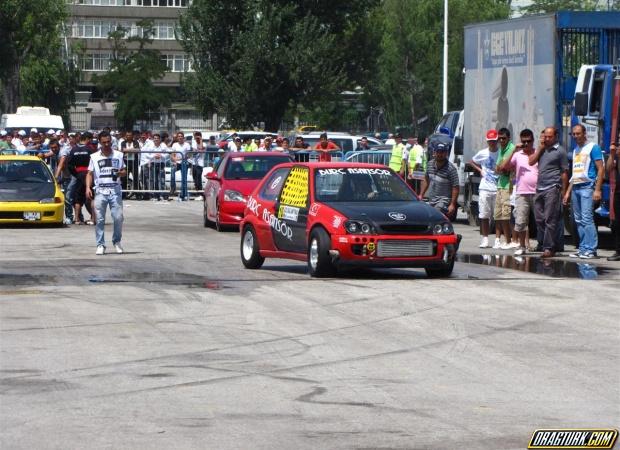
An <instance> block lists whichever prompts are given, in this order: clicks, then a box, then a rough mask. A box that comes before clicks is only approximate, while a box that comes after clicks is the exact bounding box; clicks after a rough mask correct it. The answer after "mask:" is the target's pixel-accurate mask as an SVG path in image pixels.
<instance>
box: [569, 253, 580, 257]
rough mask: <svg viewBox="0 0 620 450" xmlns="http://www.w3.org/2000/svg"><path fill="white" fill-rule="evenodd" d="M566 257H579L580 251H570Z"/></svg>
mask: <svg viewBox="0 0 620 450" xmlns="http://www.w3.org/2000/svg"><path fill="white" fill-rule="evenodd" d="M568 257H569V258H580V257H581V253H580V252H575V253H571V254H570V255H568Z"/></svg>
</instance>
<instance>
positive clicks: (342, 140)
mask: <svg viewBox="0 0 620 450" xmlns="http://www.w3.org/2000/svg"><path fill="white" fill-rule="evenodd" d="M319 135H320V134H315V133H311V134H304V135H303V136H302V137H303V138H304V142H305V143H306V144H308V145H310V148H311V149H312V148H314V146H315V145H316V144H317V143H318V142H319V140H320V138H319ZM363 137H366V138H367V139H368V145H369V146H370V147H375V146H379V145H383V142H381V141H379V140H377V139H375V138H371V137H367V136H353V135H347V134H340V133H334V134H330V133H329V132H328V133H327V138H328V139H329V140H330V141H332V142H333V143H334V144H336V145H337V146H338V148H339V149H340V150H341V151H342V152H344V153H347V152H351V151H353V150H355V149H356V148H357V147H358V143H359V141H360V139H362V138H363Z"/></svg>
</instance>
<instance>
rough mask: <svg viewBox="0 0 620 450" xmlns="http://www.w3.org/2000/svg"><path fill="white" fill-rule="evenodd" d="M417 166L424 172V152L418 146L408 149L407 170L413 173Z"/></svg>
mask: <svg viewBox="0 0 620 450" xmlns="http://www.w3.org/2000/svg"><path fill="white" fill-rule="evenodd" d="M417 164H419V165H420V166H421V169H420V170H426V152H425V151H424V148H423V147H422V146H421V145H420V144H416V145H414V146H412V147H411V148H410V149H409V170H410V171H411V172H413V171H414V170H415V168H416V165H417Z"/></svg>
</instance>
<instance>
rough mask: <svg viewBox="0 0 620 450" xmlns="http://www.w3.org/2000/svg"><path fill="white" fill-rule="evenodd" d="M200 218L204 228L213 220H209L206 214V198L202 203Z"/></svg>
mask: <svg viewBox="0 0 620 450" xmlns="http://www.w3.org/2000/svg"><path fill="white" fill-rule="evenodd" d="M202 220H203V225H204V227H205V228H207V227H210V226H211V225H212V224H213V222H211V220H210V219H209V216H208V215H207V201H206V200H205V201H204V203H203V208H202Z"/></svg>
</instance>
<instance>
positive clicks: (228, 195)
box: [224, 189, 245, 202]
mask: <svg viewBox="0 0 620 450" xmlns="http://www.w3.org/2000/svg"><path fill="white" fill-rule="evenodd" d="M224 201H227V202H245V197H244V196H243V194H242V193H241V192H237V191H232V190H229V189H227V190H225V191H224Z"/></svg>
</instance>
